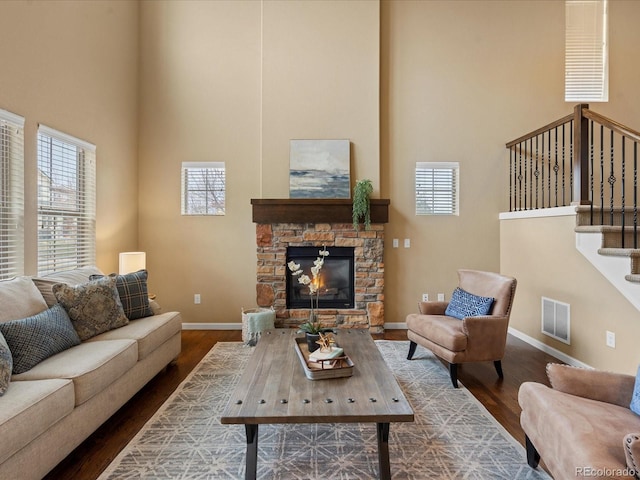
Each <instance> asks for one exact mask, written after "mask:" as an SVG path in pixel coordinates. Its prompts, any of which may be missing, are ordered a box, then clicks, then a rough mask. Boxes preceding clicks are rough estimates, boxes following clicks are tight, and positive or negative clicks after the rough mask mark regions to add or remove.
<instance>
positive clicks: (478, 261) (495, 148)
mask: <svg viewBox="0 0 640 480" xmlns="http://www.w3.org/2000/svg"><path fill="white" fill-rule="evenodd" d="M381 49H382V62H381V63H382V70H381V71H382V74H381V77H382V80H381V85H382V95H381V96H382V105H381V124H382V128H381V132H382V133H381V143H382V148H381V150H382V154H381V159H382V166H381V170H382V175H381V177H382V196H383V197H389V198H390V199H391V215H390V223H389V228H388V230H387V234H386V249H385V265H386V277H387V278H386V282H385V296H386V299H387V305H386V306H385V317H386V319H385V320H386V321H387V322H403V321H404V319H405V317H406V315H407V314H409V313H412V312H415V310H416V308H417V306H416V305H417V302H418V300H419V299H420V298H421V294H422V293H428V294H429V295H430V297H431V298H432V299H435V296H436V294H437V293H445V295H446V298H449V296H450V294H451V292H452V291H453V289H454V287H455V286H456V284H457V274H456V270H457V269H459V268H475V269H486V270H492V271H499V270H500V257H499V255H500V238H499V224H498V213H499V212H500V211H503V210H505V209H508V196H507V184H506V179H507V173H508V163H507V160H508V156H507V151H506V149H505V146H504V145H505V143H506V142H507V141H509V140H512V139H514V138H517V137H518V136H520V135H522V134H524V133H526V132H528V131H530V130H533V129H534V128H537V127H539V126H541V125H544V124H546V123H548V122H550V121H552V120H554V119H555V118H559V117H561V116H563V115H565V114H566V113H569V112H570V111H571V108H570V107H569V106H566V105H565V103H564V101H563V95H564V92H563V88H564V86H563V69H564V2H559V1H550V2H545V1H532V2H512V1H491V2H478V1H473V0H472V1H456V2H449V1H428V2H410V1H407V2H404V1H402V2H396V1H393V2H387V1H385V2H383V4H382V47H381ZM425 161H455V162H459V163H460V215H459V216H443V217H437V216H419V217H418V216H416V215H415V198H414V197H415V194H414V183H413V182H414V169H415V163H416V162H425ZM393 238H399V239H400V248H398V249H393V248H391V242H392V239H393ZM404 238H410V239H411V248H410V249H405V248H402V244H403V242H402V239H404ZM507 273H508V272H507Z"/></svg>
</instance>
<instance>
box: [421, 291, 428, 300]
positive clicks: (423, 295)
mask: <svg viewBox="0 0 640 480" xmlns="http://www.w3.org/2000/svg"><path fill="white" fill-rule="evenodd" d="M422 301H423V302H428V301H429V294H428V293H423V294H422Z"/></svg>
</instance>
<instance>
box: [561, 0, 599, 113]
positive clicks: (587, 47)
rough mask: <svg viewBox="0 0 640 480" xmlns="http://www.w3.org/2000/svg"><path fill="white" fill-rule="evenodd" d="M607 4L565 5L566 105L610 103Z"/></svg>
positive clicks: (572, 1)
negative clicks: (572, 103)
mask: <svg viewBox="0 0 640 480" xmlns="http://www.w3.org/2000/svg"><path fill="white" fill-rule="evenodd" d="M607 8H608V6H607V0H566V2H565V93H564V97H565V100H566V101H567V102H591V101H592V102H606V101H608V100H609V64H608V31H607V30H608V27H607V24H608V20H607Z"/></svg>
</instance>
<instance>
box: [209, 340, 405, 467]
mask: <svg viewBox="0 0 640 480" xmlns="http://www.w3.org/2000/svg"><path fill="white" fill-rule="evenodd" d="M296 336H297V334H296V331H295V330H293V329H275V330H269V331H267V332H263V334H262V336H261V337H260V341H259V342H258V345H257V346H256V349H255V351H254V352H253V354H252V356H251V358H250V359H249V363H248V364H247V366H246V368H245V370H244V372H243V374H242V377H241V378H240V382H239V383H238V385H237V386H236V389H235V390H234V392H233V394H232V395H231V398H230V399H229V404H228V405H227V407H226V409H225V411H224V413H223V414H222V417H221V418H220V422H221V423H223V424H244V425H245V431H246V435H247V459H246V463H247V469H246V474H245V478H246V479H255V478H256V472H257V463H258V425H259V424H276V423H365V422H374V423H376V424H377V434H378V463H379V468H380V478H381V479H385V480H386V479H390V478H391V466H390V463H389V424H390V423H391V422H413V410H412V409H411V405H410V404H409V402H408V401H407V399H406V398H405V396H404V394H403V393H402V390H401V389H400V386H399V385H398V382H397V381H396V379H395V377H394V376H393V373H392V372H391V370H389V367H388V366H387V364H386V363H385V361H384V359H383V358H382V355H381V354H380V351H379V350H378V347H376V345H375V343H374V342H373V339H372V338H371V335H370V334H369V332H368V331H366V330H355V329H344V330H339V331H338V333H337V334H336V340H337V342H338V344H339V345H340V346H341V347H343V348H344V351H345V354H346V355H348V356H349V358H351V360H352V361H353V363H354V368H353V375H352V376H350V377H345V378H333V379H324V380H309V379H307V378H306V377H305V374H304V372H303V369H302V365H301V363H300V359H299V358H298V355H297V353H296V351H295V347H294V343H295V338H296Z"/></svg>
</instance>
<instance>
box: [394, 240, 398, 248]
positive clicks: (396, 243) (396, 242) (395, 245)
mask: <svg viewBox="0 0 640 480" xmlns="http://www.w3.org/2000/svg"><path fill="white" fill-rule="evenodd" d="M393 248H398V239H397V238H394V239H393Z"/></svg>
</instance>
